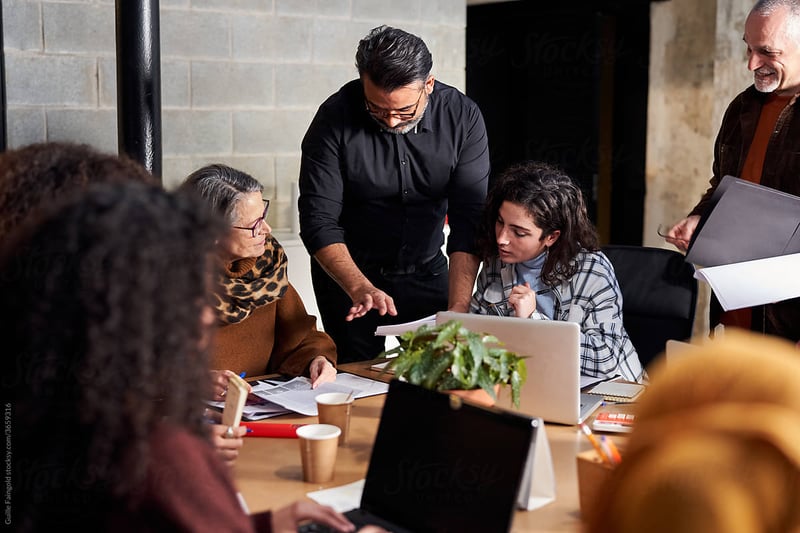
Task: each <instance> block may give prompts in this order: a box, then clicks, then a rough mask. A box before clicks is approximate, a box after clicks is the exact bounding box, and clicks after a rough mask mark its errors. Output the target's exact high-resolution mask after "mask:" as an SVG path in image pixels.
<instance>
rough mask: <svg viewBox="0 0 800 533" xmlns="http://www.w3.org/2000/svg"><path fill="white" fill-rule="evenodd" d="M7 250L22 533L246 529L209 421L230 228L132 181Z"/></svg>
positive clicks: (2, 258)
mask: <svg viewBox="0 0 800 533" xmlns="http://www.w3.org/2000/svg"><path fill="white" fill-rule="evenodd" d="M18 231H19V232H18V233H17V234H16V235H15V237H14V238H13V239H11V242H9V240H6V241H5V242H4V243H3V244H4V247H3V250H2V252H0V334H2V338H3V340H4V349H3V351H4V354H5V356H6V365H5V366H6V370H7V371H6V372H5V373H4V379H3V388H4V392H7V393H8V392H10V393H11V394H12V398H13V400H12V401H11V402H10V403H9V404H8V405H10V410H11V425H10V428H11V443H12V451H13V455H12V456H11V457H12V466H13V469H14V470H13V481H12V486H13V500H12V506H11V515H10V516H8V515H7V518H6V519H7V520H11V523H12V525H13V526H14V527H15V528H16V530H18V531H51V530H65V531H71V530H84V531H137V532H141V531H173V530H175V531H199V530H207V531H212V530H214V531H253V530H265V531H269V530H272V528H275V529H276V530H281V531H283V530H286V529H292V528H294V529H296V527H297V520H298V519H300V518H313V519H315V520H317V521H320V520H321V521H323V522H325V523H327V524H329V525H331V526H333V527H336V528H338V529H340V530H351V529H352V526H351V525H350V524H349V522H347V521H346V520H345V519H344V518H343V517H342V516H341V515H339V514H338V513H335V512H334V511H333V510H332V509H329V508H324V507H321V506H318V505H316V504H312V503H310V502H302V503H298V504H294V505H292V506H289V507H287V508H284V509H281V510H279V511H277V512H275V513H272V514H270V513H262V514H258V515H254V516H247V515H246V514H245V513H244V511H243V510H242V508H241V506H240V504H239V501H238V498H237V494H236V491H235V489H234V486H233V484H232V481H231V479H230V472H229V470H228V468H226V467H225V466H224V464H223V463H222V462H221V461H220V458H219V456H218V455H217V453H216V452H215V451H214V449H213V447H212V446H211V443H210V438H209V433H208V432H207V431H206V428H205V427H204V425H205V424H206V423H205V422H204V421H203V419H202V411H203V400H204V399H206V398H208V397H209V396H210V395H211V382H210V380H209V376H208V355H207V353H206V349H207V346H208V343H209V339H210V335H209V324H210V322H211V321H212V320H213V312H212V308H211V300H210V287H211V283H212V282H213V280H214V267H213V265H214V262H213V259H212V258H213V254H214V251H215V249H216V242H217V240H218V239H220V238H221V237H222V235H223V232H224V229H223V228H222V225H221V222H220V221H218V219H217V218H216V217H215V216H214V215H213V214H211V213H209V212H208V210H207V209H205V208H204V206H203V205H202V204H200V203H198V202H195V201H192V200H191V199H190V198H186V197H183V196H178V195H173V194H169V193H167V192H165V191H164V190H162V189H161V188H159V187H153V186H148V185H143V184H137V183H129V184H124V185H97V186H92V187H90V188H89V189H88V191H87V192H86V193H85V194H83V195H81V196H80V197H79V198H78V199H76V200H73V201H70V202H68V203H67V204H65V205H64V206H62V207H60V208H57V209H55V210H54V211H52V212H50V213H44V212H43V215H42V218H40V219H39V220H33V221H31V222H26V223H25V224H23V226H22V227H20V228H19V230H18Z"/></svg>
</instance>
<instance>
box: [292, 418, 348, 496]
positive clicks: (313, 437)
mask: <svg viewBox="0 0 800 533" xmlns="http://www.w3.org/2000/svg"><path fill="white" fill-rule="evenodd" d="M341 434H342V430H341V429H339V428H338V427H336V426H332V425H330V424H306V425H305V426H300V427H299V428H297V436H298V440H299V441H300V459H301V461H302V463H303V480H304V481H307V482H309V483H325V482H327V481H330V480H331V479H333V469H334V465H335V464H336V450H337V447H338V442H339V435H341Z"/></svg>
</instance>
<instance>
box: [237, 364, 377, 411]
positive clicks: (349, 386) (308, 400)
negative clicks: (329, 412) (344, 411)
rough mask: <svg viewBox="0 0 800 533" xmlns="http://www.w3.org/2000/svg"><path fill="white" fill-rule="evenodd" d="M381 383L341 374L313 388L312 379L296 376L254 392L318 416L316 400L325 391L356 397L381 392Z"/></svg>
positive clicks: (277, 402)
mask: <svg viewBox="0 0 800 533" xmlns="http://www.w3.org/2000/svg"><path fill="white" fill-rule="evenodd" d="M383 385H385V384H383ZM381 389H383V387H382V386H381V385H376V384H375V382H374V381H373V380H371V379H367V378H360V377H359V376H354V375H352V374H339V375H338V376H336V381H335V382H334V383H323V384H322V385H320V386H319V387H317V388H316V389H312V388H311V380H310V379H308V378H306V377H296V378H294V379H292V380H291V381H287V382H284V383H277V384H275V385H272V386H269V387H261V386H260V385H259V386H258V387H254V388H253V394H255V395H256V396H258V397H259V398H263V399H264V400H268V401H270V402H272V403H276V404H278V405H280V406H281V407H284V408H286V409H289V410H290V411H294V412H295V413H300V414H301V415H306V416H317V402H316V401H315V400H314V398H316V397H317V396H318V395H320V394H322V393H324V392H344V393H346V394H349V393H350V392H352V393H353V396H354V397H355V398H362V397H364V396H371V395H373V394H381V392H378V391H380V390H381ZM383 392H386V390H383Z"/></svg>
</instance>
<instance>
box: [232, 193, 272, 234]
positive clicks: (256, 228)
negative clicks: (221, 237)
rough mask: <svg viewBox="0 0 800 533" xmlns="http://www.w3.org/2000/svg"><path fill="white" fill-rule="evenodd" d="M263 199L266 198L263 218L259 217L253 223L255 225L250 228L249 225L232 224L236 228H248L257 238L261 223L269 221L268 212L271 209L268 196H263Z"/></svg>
mask: <svg viewBox="0 0 800 533" xmlns="http://www.w3.org/2000/svg"><path fill="white" fill-rule="evenodd" d="M263 200H264V213H263V214H262V215H261V218H259V219H258V220H256V223H255V224H253V225H252V226H251V227H249V228H248V227H245V226H232V227H234V228H236V229H246V230H249V231H250V234H251V235H252V236H253V238H254V239H255V238H256V237H257V236H258V230H260V229H261V225H262V224H266V223H267V212H268V211H269V200H267V199H266V198H263Z"/></svg>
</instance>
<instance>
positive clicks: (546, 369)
mask: <svg viewBox="0 0 800 533" xmlns="http://www.w3.org/2000/svg"><path fill="white" fill-rule="evenodd" d="M449 320H458V321H460V322H461V324H462V325H463V326H464V327H466V328H467V329H469V330H471V331H476V332H481V333H488V334H490V335H494V336H495V337H497V339H498V340H499V341H501V342H502V343H503V347H504V348H505V349H507V350H509V351H512V352H515V353H516V354H517V355H521V356H524V357H525V358H526V359H525V366H526V367H527V369H528V379H527V380H526V381H525V383H524V385H523V386H522V392H521V395H520V406H519V409H516V408H514V407H513V405H512V404H511V394H510V391H508V390H506V389H507V387H504V388H503V389H502V390H501V394H500V398H499V399H498V403H497V405H498V407H503V408H508V409H514V410H518V411H520V412H521V413H524V414H526V415H530V416H535V417H541V418H543V419H544V420H545V421H546V422H556V423H559V424H579V423H581V422H583V421H584V420H585V419H586V418H587V417H588V416H590V415H591V414H592V412H594V410H595V409H597V408H598V407H599V406H600V404H601V403H602V401H603V398H602V397H601V396H597V395H592V394H581V385H580V368H581V358H580V326H579V325H578V324H575V323H574V322H562V321H557V320H530V319H527V318H516V317H507V316H494V315H477V314H471V313H454V312H451V311H443V312H440V313H437V314H436V323H437V324H442V323H444V322H447V321H449Z"/></svg>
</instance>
